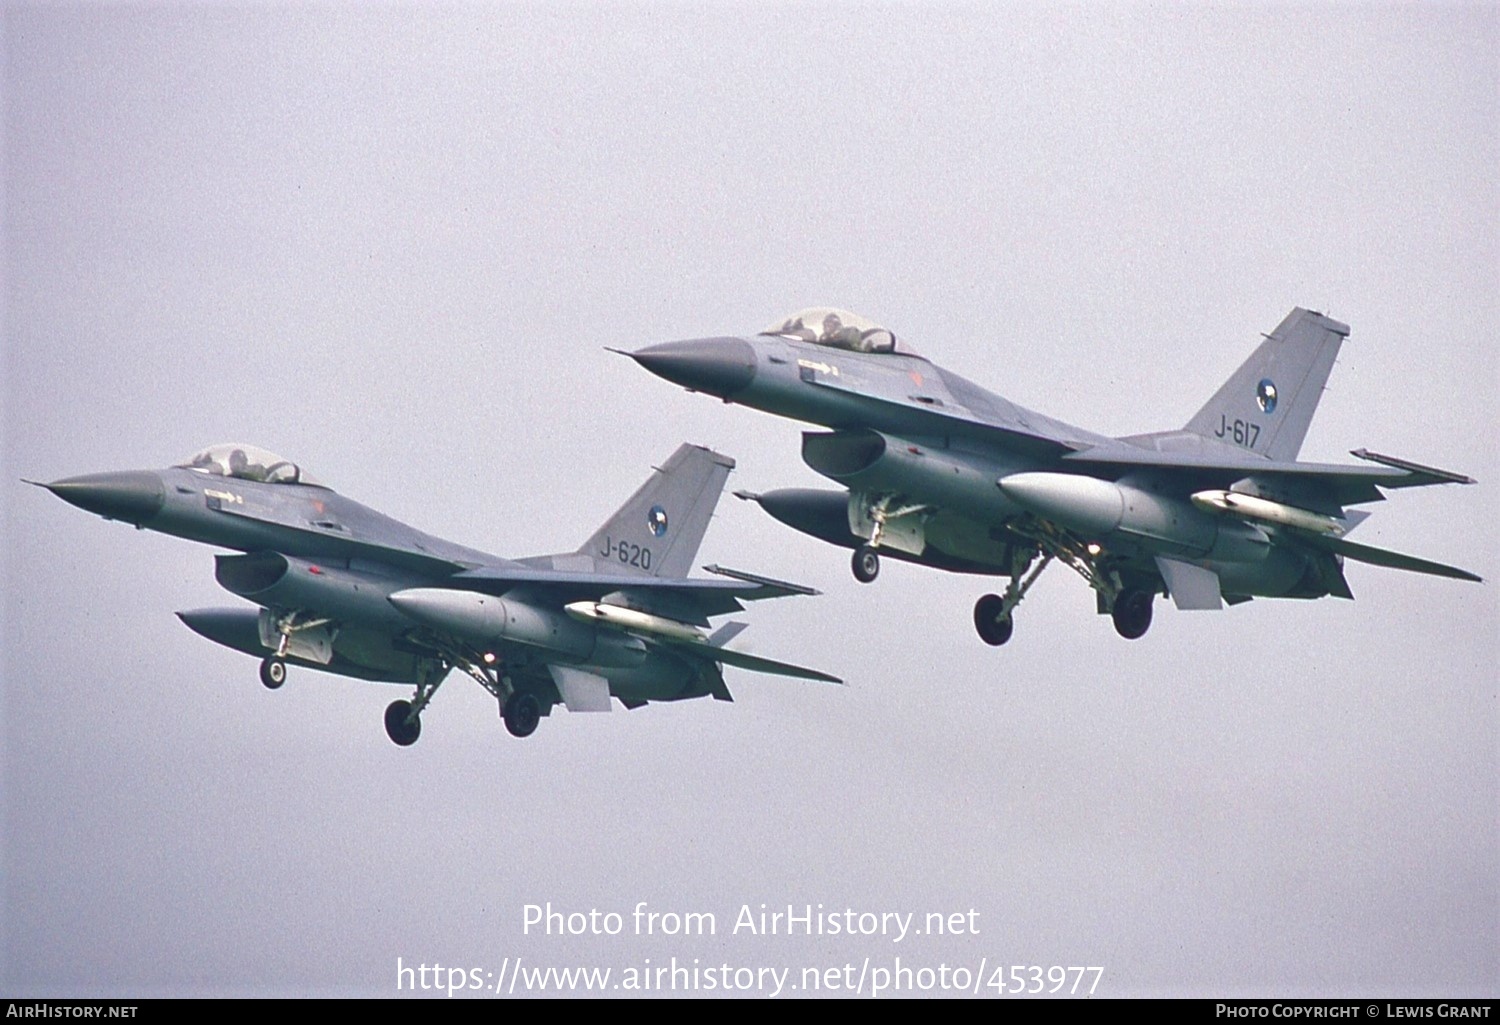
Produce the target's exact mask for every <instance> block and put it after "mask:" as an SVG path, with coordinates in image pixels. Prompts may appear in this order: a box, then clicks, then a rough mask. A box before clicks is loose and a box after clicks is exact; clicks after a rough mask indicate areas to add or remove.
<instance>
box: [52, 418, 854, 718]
mask: <svg viewBox="0 0 1500 1025" xmlns="http://www.w3.org/2000/svg"><path fill="white" fill-rule="evenodd" d="M733 467H734V460H732V459H729V458H727V457H725V456H722V455H719V454H718V453H717V452H711V451H709V450H708V449H705V448H699V447H696V446H691V445H683V446H682V447H680V448H679V449H678V450H677V451H676V452H675V453H673V455H672V457H671V458H670V459H668V460H667V461H666V463H665V464H663V465H662V466H661V467H660V468H659V469H657V470H656V471H655V472H654V473H653V474H652V476H651V477H650V479H648V480H647V481H646V483H645V484H643V485H642V486H641V487H640V489H639V490H637V491H636V493H635V494H634V495H632V496H631V497H630V499H629V500H628V501H627V502H626V503H625V504H624V505H622V506H621V507H620V509H619V511H618V512H616V513H615V514H614V515H613V516H611V517H610V518H609V520H607V521H606V522H605V523H604V525H603V526H602V527H600V528H599V529H598V530H597V531H595V532H594V534H593V536H592V537H590V538H589V539H588V540H587V541H585V542H584V543H583V545H582V546H581V547H580V548H579V549H578V550H577V551H574V552H568V553H564V554H559V555H544V556H536V557H532V558H525V559H520V560H516V561H512V560H508V559H502V558H498V557H496V556H493V555H488V554H486V553H484V552H481V551H476V550H475V549H472V548H465V547H463V546H461V545H457V544H453V543H452V542H449V541H444V540H442V539H441V538H436V537H431V536H429V535H427V534H423V533H421V532H419V531H417V530H414V529H413V528H411V527H409V526H407V525H406V524H404V523H399V522H397V521H396V520H393V519H391V518H390V517H388V516H384V515H382V514H380V513H378V512H376V511H374V510H373V509H370V508H368V507H366V506H363V505H360V504H359V503H358V502H355V501H353V500H351V499H348V498H345V497H343V496H342V495H339V494H337V493H336V492H334V491H332V490H331V489H329V488H328V487H326V486H324V485H323V484H320V483H319V482H318V481H316V480H315V479H313V478H312V477H311V476H309V475H308V474H307V473H306V472H305V471H304V470H303V469H302V468H301V467H300V466H298V465H296V464H295V463H292V462H289V461H287V460H285V459H282V458H280V457H278V456H275V455H272V454H271V453H269V452H266V451H264V450H262V449H258V448H255V447H253V446H250V445H216V446H213V447H212V448H208V449H205V450H204V451H202V452H200V453H198V454H197V455H195V456H193V457H192V458H191V459H188V460H187V461H185V462H183V463H179V464H177V465H176V466H173V467H170V468H168V469H165V470H150V471H124V472H113V473H97V474H90V475H87V476H82V477H70V478H67V479H66V480H59V481H54V482H53V483H51V484H40V485H39V486H40V487H44V488H46V489H47V490H48V491H50V492H52V493H53V494H54V495H56V496H57V497H59V498H61V499H63V500H64V501H66V502H69V503H71V504H73V505H76V506H78V507H79V508H80V509H84V510H86V511H88V512H91V513H97V514H98V515H100V516H103V517H104V518H105V519H110V520H121V521H123V522H126V523H130V524H134V525H135V526H136V527H139V528H145V529H148V530H156V531H160V532H162V533H164V534H172V535H175V536H177V537H184V538H188V539H189V540H192V541H201V542H203V543H205V544H210V545H216V546H218V547H221V548H227V549H230V550H231V551H234V552H237V553H240V554H234V555H218V556H215V563H216V567H215V578H216V579H217V580H218V582H219V584H220V585H222V586H223V587H224V588H225V590H227V591H229V592H231V593H233V594H235V595H238V596H239V597H241V598H247V599H249V600H250V601H252V602H254V603H255V604H256V605H258V606H259V608H258V609H255V608H247V607H243V606H241V607H237V608H214V609H198V610H195V611H191V612H179V613H178V614H177V615H178V616H179V618H181V619H182V621H183V622H184V623H186V624H187V626H188V627H189V628H191V629H192V630H194V631H196V632H197V633H199V634H201V635H202V636H204V637H207V638H208V639H209V640H211V641H216V642H218V643H219V644H223V645H225V646H226V647H230V648H233V649H235V650H236V651H243V652H245V653H246V654H249V655H254V656H256V657H258V658H260V659H261V664H260V679H261V682H262V683H264V684H265V685H266V686H267V687H269V688H270V689H272V690H275V689H276V688H278V687H280V686H281V685H282V683H283V682H284V681H285V679H286V674H287V666H289V665H295V666H306V667H309V668H312V669H321V670H324V671H326V672H330V673H337V674H339V675H342V676H352V677H356V678H359V679H363V680H375V681H382V682H389V683H401V684H411V685H414V686H415V688H416V690H415V693H414V695H413V696H412V698H411V699H410V700H398V701H393V702H391V704H390V706H389V707H388V708H387V709H386V711H385V729H386V733H387V734H389V736H390V738H391V740H392V741H394V742H395V743H397V744H399V745H401V746H403V747H404V746H406V745H409V744H412V743H415V742H416V740H417V737H418V736H419V735H420V734H421V730H422V721H421V715H422V712H423V710H424V709H425V708H426V707H427V704H428V702H430V701H431V700H432V697H433V694H434V693H436V691H437V689H438V686H439V685H440V684H441V683H442V681H443V680H444V678H445V677H446V676H447V675H448V673H449V671H450V670H452V669H455V668H457V669H460V670H462V671H463V672H464V673H466V674H468V675H469V676H471V677H473V679H474V680H475V681H476V682H478V684H479V685H480V686H481V687H483V688H484V689H485V690H487V691H489V692H490V694H492V695H494V697H495V699H496V701H497V702H498V703H499V709H500V715H501V717H502V718H503V719H504V721H505V726H506V729H508V730H509V731H510V732H511V733H512V734H513V735H514V736H517V737H525V736H528V735H530V734H531V733H532V732H533V731H534V730H535V729H536V727H537V723H538V721H539V720H540V719H541V717H543V716H546V715H550V714H551V711H552V708H553V707H554V706H555V705H558V704H562V705H564V706H566V707H567V709H568V710H569V711H573V712H607V711H609V710H610V707H611V706H610V698H611V696H613V697H615V698H618V699H619V701H620V703H621V704H623V705H624V706H625V707H626V708H638V707H640V706H641V705H644V704H646V703H647V702H650V701H677V700H680V699H682V698H696V697H706V696H712V697H714V698H717V699H718V700H720V701H731V700H733V699H732V698H731V697H730V694H729V688H728V687H727V686H726V685H725V682H724V676H723V671H722V666H725V665H729V666H735V667H738V668H741V669H749V670H754V671H756V672H762V673H775V674H779V675H783V676H792V677H798V678H800V679H804V680H820V681H826V682H829V683H839V682H841V681H840V680H839V679H838V678H837V677H834V676H829V675H828V674H827V673H822V672H818V671H817V670H814V669H804V668H801V667H799V666H794V665H788V664H786V663H783V662H776V661H773V660H771V659H768V658H762V657H759V656H755V655H750V654H747V653H745V652H742V651H736V650H733V649H730V648H728V647H726V646H725V645H726V644H727V642H728V641H729V640H730V639H732V638H733V637H734V636H735V635H737V634H738V633H739V632H740V631H741V630H742V629H744V626H745V624H744V623H740V622H729V623H726V624H724V625H723V626H721V627H719V628H718V629H717V630H715V631H713V632H712V633H706V632H705V631H706V629H707V628H708V626H709V617H711V616H719V615H724V614H727V613H732V612H735V611H738V610H741V609H743V608H744V606H743V605H742V604H741V603H742V602H745V601H757V600H759V599H762V598H777V597H781V596H784V595H794V594H800V595H811V594H817V592H816V591H814V590H812V589H811V588H807V587H801V586H798V585H796V584H790V583H786V582H784V581H778V580H771V579H769V578H766V577H760V576H756V575H755V574H752V573H745V572H741V571H738V570H731V569H724V568H721V567H718V566H707V567H704V568H705V569H707V570H708V571H709V572H711V573H714V574H716V575H717V576H718V577H720V578H721V579H707V578H701V579H700V578H694V579H688V577H687V573H688V571H689V569H691V566H692V561H693V559H694V558H695V556H696V555H697V553H698V546H699V544H700V543H701V541H702V540H703V534H704V532H705V531H706V530H707V528H708V521H709V518H710V516H712V514H713V511H714V507H715V506H716V505H717V504H718V501H719V495H720V492H721V491H722V490H723V487H724V480H725V478H726V477H727V476H728V475H729V471H730V470H731V469H732V468H733ZM30 483H35V482H30Z"/></svg>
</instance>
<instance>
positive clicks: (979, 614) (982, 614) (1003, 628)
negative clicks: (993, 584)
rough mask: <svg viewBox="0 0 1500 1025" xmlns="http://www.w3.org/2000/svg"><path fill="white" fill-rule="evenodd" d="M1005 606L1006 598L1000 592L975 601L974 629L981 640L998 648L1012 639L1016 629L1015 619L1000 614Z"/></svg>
mask: <svg viewBox="0 0 1500 1025" xmlns="http://www.w3.org/2000/svg"><path fill="white" fill-rule="evenodd" d="M1003 608H1005V599H1003V598H1001V597H1000V596H999V595H998V594H987V595H985V596H984V597H983V598H980V599H979V600H978V601H977V602H975V603H974V629H975V630H977V631H979V639H980V640H982V641H984V643H986V644H988V645H990V646H992V647H996V648H998V647H999V646H1000V645H1002V644H1004V643H1005V642H1006V641H1008V640H1010V635H1011V634H1012V633H1014V632H1015V629H1016V624H1015V620H1013V619H1011V618H1010V616H1008V615H1004V616H1002V615H1001V614H1000V610H1001V609H1003Z"/></svg>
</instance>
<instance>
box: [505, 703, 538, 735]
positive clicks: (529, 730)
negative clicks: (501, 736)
mask: <svg viewBox="0 0 1500 1025" xmlns="http://www.w3.org/2000/svg"><path fill="white" fill-rule="evenodd" d="M504 717H505V728H506V729H507V730H509V731H510V735H511V736H512V737H529V736H531V735H532V734H533V733H535V732H536V727H537V724H538V723H540V722H541V721H542V705H541V702H539V701H537V699H536V695H535V694H512V695H511V696H510V700H509V701H507V702H506V703H505V712H504Z"/></svg>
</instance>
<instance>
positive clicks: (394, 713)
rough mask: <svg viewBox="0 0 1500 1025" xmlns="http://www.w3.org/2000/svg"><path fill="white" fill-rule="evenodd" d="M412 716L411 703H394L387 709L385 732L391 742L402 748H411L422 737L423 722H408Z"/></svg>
mask: <svg viewBox="0 0 1500 1025" xmlns="http://www.w3.org/2000/svg"><path fill="white" fill-rule="evenodd" d="M409 715H411V702H410V701H392V702H391V703H390V704H389V705H387V706H386V709H385V732H386V736H388V737H390V738H391V742H392V743H394V744H399V745H400V746H401V747H410V746H411V745H413V744H415V743H416V742H417V738H418V737H420V736H421V735H422V720H421V719H413V720H411V721H410V722H407V721H406V717H407V716H409Z"/></svg>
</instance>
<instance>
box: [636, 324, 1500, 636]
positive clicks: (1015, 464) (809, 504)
mask: <svg viewBox="0 0 1500 1025" xmlns="http://www.w3.org/2000/svg"><path fill="white" fill-rule="evenodd" d="M1348 334H1349V328H1348V327H1347V326H1345V325H1343V324H1341V323H1339V322H1338V321H1336V320H1332V319H1330V318H1329V317H1325V316H1323V315H1322V314H1320V313H1314V312H1311V311H1309V310H1303V309H1294V310H1293V311H1292V312H1291V313H1290V314H1288V315H1287V317H1286V319H1285V320H1283V321H1282V322H1281V324H1280V326H1279V327H1277V328H1276V330H1275V331H1273V332H1271V333H1270V334H1269V335H1265V336H1264V338H1265V341H1263V342H1262V343H1261V344H1260V346H1259V347H1258V348H1257V349H1256V350H1255V351H1254V352H1253V353H1252V354H1251V355H1250V358H1249V359H1247V360H1246V361H1245V362H1244V364H1243V365H1241V366H1240V368H1239V369H1238V370H1236V371H1235V372H1234V374H1233V375H1232V376H1231V377H1230V378H1229V380H1228V381H1226V382H1225V383H1224V385H1223V387H1221V388H1220V389H1219V390H1218V392H1217V393H1215V394H1214V396H1213V397H1212V398H1211V399H1209V400H1208V403H1207V404H1206V405H1205V406H1204V407H1203V408H1202V409H1200V410H1199V411H1198V412H1197V413H1196V414H1194V416H1193V417H1192V419H1190V420H1189V421H1188V422H1187V424H1186V425H1185V426H1183V427H1182V428H1181V429H1180V430H1172V431H1160V432H1157V433H1153V434H1140V435H1134V436H1131V437H1124V438H1109V437H1105V436H1103V435H1099V434H1094V433H1091V432H1089V431H1086V430H1082V429H1080V428H1077V427H1073V426H1071V425H1069V424H1066V423H1062V422H1061V421H1058V420H1054V419H1052V418H1051V417H1047V416H1043V415H1041V414H1039V413H1034V412H1032V411H1031V410H1028V409H1023V408H1022V407H1020V406H1018V405H1016V404H1015V403H1013V402H1010V401H1007V400H1006V399H1004V398H1001V397H1000V396H999V395H995V394H993V393H992V392H989V391H986V390H985V389H983V388H981V387H979V386H978V385H976V384H973V383H971V382H970V381H967V380H965V379H964V378H962V377H960V376H959V375H957V374H955V373H953V372H952V371H950V370H945V369H943V368H942V367H940V366H938V365H937V364H935V363H933V362H931V361H930V360H928V359H926V358H925V357H923V356H920V355H918V354H917V353H916V352H915V351H913V350H912V349H911V347H910V346H908V345H907V344H906V343H905V342H903V341H901V340H898V339H897V338H896V336H895V335H893V334H892V333H891V332H890V331H888V330H886V329H885V328H883V327H880V326H879V325H877V324H874V323H871V322H870V321H868V320H866V319H864V318H863V317H859V316H857V315H855V314H852V313H848V312H846V311H843V310H835V309H809V310H804V311H802V312H801V313H798V314H795V315H793V316H791V317H787V318H785V319H783V320H778V321H777V322H776V323H774V324H772V325H771V326H770V327H768V328H766V330H764V331H762V332H761V333H760V334H758V335H754V336H747V337H720V338H700V339H694V340H690V341H680V342H667V343H664V344H660V345H653V346H650V347H648V348H645V349H642V350H640V351H639V352H634V353H625V355H627V356H630V357H631V358H632V359H634V360H635V361H636V362H637V363H639V364H640V365H641V366H643V367H645V368H646V369H647V370H649V371H651V372H652V373H653V374H656V375H657V376H658V377H662V378H665V379H666V380H668V381H671V382H672V383H674V384H678V385H681V386H682V387H684V388H687V389H688V390H690V391H696V392H704V393H706V394H709V395H715V396H718V397H719V398H722V399H723V400H724V401H726V402H730V403H738V404H740V405H745V406H751V407H753V408H755V409H761V410H765V411H766V412H770V413H776V414H778V415H780V416H785V417H790V418H792V419H794V420H801V421H804V422H807V423H813V424H820V425H822V426H824V427H828V428H832V430H830V431H826V432H824V431H809V432H806V433H804V434H803V436H802V458H803V460H804V461H805V462H806V463H807V465H808V466H810V467H812V468H813V469H814V470H816V471H817V472H818V473H820V474H822V475H823V476H825V477H828V478H830V479H831V480H833V481H835V482H837V483H838V484H840V485H842V490H839V491H826V490H815V489H814V490H809V489H784V490H778V491H770V492H767V493H765V494H759V495H756V494H750V493H748V492H736V494H737V495H738V496H739V497H741V498H745V499H751V500H754V501H756V502H758V503H760V505H761V506H762V507H763V508H764V509H765V510H766V511H767V512H768V513H770V514H771V515H772V516H774V517H775V518H776V519H778V520H780V521H782V522H783V523H786V524H788V525H789V526H791V527H794V528H795V529H797V530H800V531H802V532H803V533H806V534H810V535H812V536H813V537H816V538H820V539H822V540H824V541H827V542H829V543H830V544H834V545H840V546H842V547H845V548H853V549H854V557H853V568H854V575H855V576H856V577H857V578H858V579H859V580H861V581H864V582H866V583H868V582H870V581H872V580H874V579H875V576H876V574H877V573H879V572H880V558H881V556H882V555H890V556H892V557H894V558H898V559H904V560H907V561H910V562H916V563H920V564H922V565H926V566H933V567H936V568H938V569H944V570H950V571H953V572H959V573H977V574H993V575H998V576H1008V577H1009V578H1010V581H1009V585H1008V586H1007V587H1006V589H1005V592H1004V594H999V595H996V594H987V595H985V596H984V597H982V598H980V599H979V601H978V603H977V604H976V605H975V606H974V626H975V628H976V629H977V631H978V633H979V636H980V637H981V638H982V639H983V640H984V641H985V642H986V643H988V644H992V645H999V644H1004V643H1005V642H1006V641H1008V640H1009V639H1010V637H1011V633H1012V630H1013V622H1014V620H1013V616H1014V613H1015V609H1016V606H1017V604H1018V603H1019V602H1020V601H1021V599H1022V598H1023V597H1024V596H1025V594H1026V591H1027V589H1028V588H1030V587H1031V585H1032V584H1033V583H1035V581H1036V579H1037V577H1038V576H1039V575H1040V574H1041V572H1042V571H1043V570H1044V569H1045V568H1046V567H1047V566H1048V565H1049V564H1051V563H1052V562H1054V561H1056V562H1061V563H1063V564H1064V565H1067V566H1070V567H1072V569H1073V570H1075V571H1076V572H1077V573H1078V575H1079V576H1081V577H1082V578H1083V579H1084V580H1085V581H1087V582H1088V584H1089V586H1090V587H1091V588H1093V590H1094V592H1095V595H1096V598H1097V607H1098V611H1099V612H1100V613H1108V614H1109V615H1110V616H1111V617H1112V618H1113V620H1114V626H1115V629H1116V630H1117V631H1118V632H1119V633H1120V635H1121V636H1123V637H1126V638H1132V639H1133V638H1137V637H1140V636H1142V635H1143V634H1145V632H1146V630H1147V629H1148V628H1149V627H1150V625H1151V610H1152V603H1153V600H1154V598H1155V597H1156V595H1158V594H1168V595H1170V596H1171V598H1172V601H1173V602H1174V603H1175V604H1176V605H1177V607H1178V608H1179V609H1218V608H1222V607H1223V603H1225V602H1228V603H1229V604H1236V603H1238V602H1244V601H1249V600H1250V599H1251V598H1257V597H1280V598H1317V597H1321V596H1323V595H1330V594H1331V595H1335V596H1337V597H1341V598H1352V597H1353V593H1352V592H1351V591H1350V589H1349V584H1348V582H1347V581H1346V580H1345V578H1344V560H1345V559H1354V560H1356V561H1359V562H1367V563H1373V564H1375V565H1377V566H1386V567H1390V568H1394V569H1403V570H1410V571H1412V572H1416V573H1429V574H1434V575H1437V576H1444V577H1453V578H1456V579H1459V580H1474V581H1477V580H1479V577H1477V576H1475V575H1474V574H1472V573H1469V572H1467V571H1466V570H1462V569H1456V568H1454V567H1452V566H1445V565H1442V564H1440V563H1436V562H1429V561H1427V560H1425V559H1419V558H1416V557H1414V556H1410V555H1402V554H1399V553H1397V552H1392V551H1387V550H1384V549H1380V548H1373V547H1370V546H1368V545H1363V544H1358V543H1356V542H1353V541H1350V540H1349V539H1348V537H1347V535H1348V533H1349V532H1350V531H1351V530H1353V529H1354V527H1355V526H1356V525H1358V524H1359V523H1360V521H1362V520H1363V519H1364V518H1365V517H1366V516H1368V515H1369V514H1368V513H1366V512H1363V511H1360V510H1350V509H1348V508H1346V507H1348V506H1354V505H1360V504H1363V503H1366V502H1377V501H1380V500H1382V499H1383V498H1384V495H1383V494H1382V493H1381V489H1382V488H1387V489H1389V488H1409V487H1419V486H1422V485H1426V484H1448V483H1455V484H1472V483H1474V481H1473V480H1472V479H1471V478H1469V477H1466V476H1463V475H1461V474H1456V473H1449V472H1447V471H1446V470H1437V469H1433V468H1431V467H1428V466H1421V465H1418V464H1417V463H1412V462H1408V461H1407V460H1404V459H1397V458H1394V457H1391V456H1385V455H1379V454H1377V453H1374V452H1369V451H1366V450H1365V449H1356V450H1354V451H1353V452H1352V453H1351V454H1352V455H1354V456H1356V457H1358V458H1360V459H1361V460H1364V461H1365V463H1367V464H1370V465H1354V464H1350V465H1338V464H1321V463H1303V462H1298V461H1297V452H1298V450H1299V449H1300V448H1301V447H1302V439H1303V437H1304V436H1305V435H1306V434H1307V429H1308V425H1309V424H1310V423H1311V422H1312V417H1313V412H1314V410H1316V409H1317V405H1318V400H1319V398H1320V397H1321V395H1322V392H1323V386H1324V384H1325V382H1326V381H1327V380H1328V374H1329V371H1330V370H1331V369H1332V367H1333V361H1334V357H1335V356H1336V355H1337V354H1338V351H1339V346H1340V345H1341V344H1342V342H1343V340H1344V338H1345V337H1346V336H1347V335H1348Z"/></svg>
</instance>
